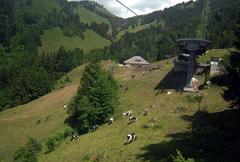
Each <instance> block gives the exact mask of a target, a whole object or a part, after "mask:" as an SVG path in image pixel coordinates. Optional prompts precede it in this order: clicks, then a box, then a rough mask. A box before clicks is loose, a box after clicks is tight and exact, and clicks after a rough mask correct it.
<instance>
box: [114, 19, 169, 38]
mask: <svg viewBox="0 0 240 162" xmlns="http://www.w3.org/2000/svg"><path fill="white" fill-rule="evenodd" d="M160 24H162V25H164V22H162V21H160V22H158V21H156V20H155V21H153V22H151V23H150V24H144V25H140V24H138V25H136V26H134V28H132V26H129V27H128V29H124V30H121V31H119V33H118V34H117V36H116V40H119V39H120V38H121V37H122V36H123V35H124V34H125V33H126V32H129V33H136V32H138V31H141V30H144V29H148V28H150V26H151V25H153V26H157V25H160Z"/></svg>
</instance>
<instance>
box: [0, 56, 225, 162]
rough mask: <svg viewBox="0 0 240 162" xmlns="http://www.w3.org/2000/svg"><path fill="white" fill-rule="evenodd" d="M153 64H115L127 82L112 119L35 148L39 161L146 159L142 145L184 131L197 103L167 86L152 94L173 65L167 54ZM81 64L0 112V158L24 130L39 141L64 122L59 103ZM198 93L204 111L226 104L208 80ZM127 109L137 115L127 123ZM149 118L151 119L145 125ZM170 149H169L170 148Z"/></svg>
mask: <svg viewBox="0 0 240 162" xmlns="http://www.w3.org/2000/svg"><path fill="white" fill-rule="evenodd" d="M103 65H104V67H105V68H110V67H111V66H112V62H111V61H108V62H103ZM154 65H161V66H162V68H161V69H157V70H155V71H151V72H146V70H144V69H133V68H128V67H117V68H116V69H115V71H114V75H115V78H116V79H117V80H118V82H119V84H120V85H127V86H128V91H126V92H125V91H124V90H121V89H120V105H119V107H118V108H117V109H116V114H115V116H114V119H115V122H114V123H113V124H112V125H107V124H106V125H102V126H100V128H99V129H98V130H97V131H96V132H94V133H89V134H85V135H82V136H80V137H79V138H78V140H76V141H74V142H71V141H70V139H69V138H68V139H66V140H65V141H63V142H62V143H61V145H60V146H59V147H58V148H57V149H56V150H55V151H53V152H51V153H48V154H44V153H41V154H40V156H39V161H63V162H65V161H89V160H92V161H94V160H95V161H104V162H108V161H109V162H114V161H119V162H123V161H151V160H146V159H144V158H143V157H142V155H145V154H148V150H146V149H145V148H147V147H149V146H154V145H156V144H158V143H164V142H168V141H171V137H168V134H171V133H181V132H185V131H187V130H188V127H189V126H190V123H189V122H188V121H186V120H183V119H182V117H181V116H182V115H183V114H184V115H190V116H191V115H193V114H194V113H195V112H196V111H197V110H198V104H196V103H189V102H188V101H187V100H186V96H187V95H189V93H183V94H180V93H177V92H175V91H174V90H169V91H171V92H172V93H171V94H170V95H168V94H166V93H160V94H158V95H156V93H157V92H156V91H155V90H154V89H155V87H156V86H157V85H158V83H159V82H160V81H161V80H162V79H163V78H164V77H165V76H166V75H167V73H168V72H169V71H170V70H171V69H172V67H173V65H172V63H170V61H168V60H164V61H160V62H157V63H154ZM83 68H84V67H83V66H81V67H78V68H76V69H74V70H73V71H72V72H70V73H69V74H68V76H69V78H70V80H71V82H67V83H66V85H65V87H64V88H62V89H58V90H56V91H54V92H52V93H50V94H48V95H46V96H44V97H42V98H40V99H37V100H35V101H33V102H31V103H29V104H26V105H22V106H18V107H16V108H13V109H10V110H6V111H3V112H0V132H1V135H0V145H1V147H0V161H11V160H12V156H13V153H14V151H15V150H16V149H17V148H19V147H20V146H22V145H24V144H25V142H26V140H27V137H28V136H32V137H33V138H35V139H37V140H39V141H40V142H41V143H42V144H45V143H46V141H47V139H48V137H50V136H53V135H55V134H56V133H57V132H58V131H59V130H61V129H63V128H64V127H65V126H66V125H65V124H64V120H65V119H66V118H67V116H68V115H67V113H66V110H64V109H63V106H64V105H65V104H68V103H69V101H70V100H71V97H73V96H74V94H75V93H76V90H77V87H78V85H79V79H80V77H81V74H82V71H83ZM143 72H146V73H143ZM132 75H135V78H133V77H132ZM200 93H201V95H202V96H203V99H202V102H201V107H204V108H205V109H206V110H208V111H210V112H217V111H221V110H223V109H224V108H225V107H227V106H228V103H227V102H226V101H225V100H224V99H223V98H222V96H221V93H222V90H221V89H220V88H219V87H215V86H211V87H210V88H209V89H206V90H203V91H201V92H200ZM151 105H154V106H155V108H151V109H150V111H149V113H148V115H147V116H143V113H144V109H145V108H149V107H150V106H151ZM177 107H185V108H186V110H185V111H184V112H180V113H176V108H177ZM129 109H133V112H134V114H135V115H136V116H137V118H138V121H137V122H136V123H133V124H130V125H128V120H127V119H125V118H122V116H121V114H122V112H123V111H126V110H129ZM46 119H47V120H46ZM39 120H40V121H41V122H39ZM151 123H153V124H154V125H153V126H151ZM131 132H135V133H136V134H137V135H138V139H137V141H135V142H133V143H132V144H129V145H124V142H125V141H126V135H127V134H128V133H131ZM169 147H171V148H173V149H175V145H171V146H166V147H165V148H163V150H159V149H158V148H155V149H154V151H153V153H150V154H149V156H150V157H154V156H157V155H158V154H161V153H159V152H158V151H160V152H162V151H163V152H164V151H165V150H169V149H170V148H169ZM45 149H46V148H45ZM174 153H175V150H174V152H172V154H174ZM162 160H164V159H162Z"/></svg>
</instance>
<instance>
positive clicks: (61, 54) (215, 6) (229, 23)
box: [0, 0, 240, 110]
mask: <svg viewBox="0 0 240 162" xmlns="http://www.w3.org/2000/svg"><path fill="white" fill-rule="evenodd" d="M79 6H81V7H84V8H86V9H88V10H89V11H91V12H93V13H94V14H97V15H99V16H101V17H103V18H105V19H107V20H108V21H109V23H98V22H91V23H85V22H84V21H82V20H81V19H82V18H81V16H79V15H78V14H77V12H75V10H76V9H77V8H78V7H79ZM239 19H240V0H236V1H232V0H197V1H194V2H193V1H189V2H187V3H181V4H178V5H176V6H173V7H170V8H167V9H164V10H163V11H156V12H153V13H151V14H148V15H143V16H139V17H133V18H129V19H122V18H119V17H116V16H115V15H113V14H111V13H110V12H108V11H107V10H106V9H104V8H103V7H102V6H101V5H99V4H97V3H94V2H88V1H84V2H67V1H66V0H0V110H4V109H7V108H10V107H14V106H16V105H19V104H24V103H27V102H29V101H31V100H33V99H36V98H38V97H40V96H42V95H44V94H46V93H48V92H49V91H51V90H52V89H53V87H54V85H55V83H56V81H57V80H58V79H59V78H61V77H62V76H63V75H64V74H66V73H67V72H69V71H70V70H72V69H73V68H74V67H76V66H78V65H80V64H83V63H85V62H90V61H98V60H103V59H114V60H116V61H119V62H122V61H124V60H126V59H127V58H129V57H131V56H134V55H140V56H143V57H144V58H146V59H147V60H148V61H150V62H154V61H156V60H160V59H162V58H164V57H165V55H175V54H177V52H178V51H177V50H176V44H175V40H176V39H178V38H182V37H205V38H206V39H209V40H211V41H212V42H213V48H228V47H234V42H236V41H238V39H239V37H238V36H237V35H236V31H237V28H238V27H239V25H240V24H239V22H240V20H239ZM144 25H148V27H146V28H143V29H141V30H139V31H136V32H135V33H131V32H128V29H129V28H131V29H135V28H136V27H137V26H144ZM55 27H59V28H61V30H62V31H63V34H64V35H65V36H68V37H74V36H79V37H81V38H82V39H84V33H85V31H86V29H90V30H93V31H94V32H96V33H97V34H98V35H101V36H102V37H104V38H106V39H108V40H110V41H111V42H112V44H111V45H110V46H109V47H105V48H104V49H95V50H92V51H90V52H89V53H84V52H83V50H81V49H75V50H69V51H68V50H65V49H64V47H61V48H60V49H59V50H58V51H55V52H53V53H39V51H38V48H39V47H40V46H41V44H42V42H41V35H42V34H43V33H44V31H45V30H48V29H52V28H55ZM122 31H126V32H125V34H124V35H123V36H122V37H121V38H120V39H117V35H118V34H119V33H120V32H122ZM89 43H91V42H89Z"/></svg>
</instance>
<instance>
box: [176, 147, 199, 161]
mask: <svg viewBox="0 0 240 162" xmlns="http://www.w3.org/2000/svg"><path fill="white" fill-rule="evenodd" d="M176 152H177V155H176V157H175V156H172V155H171V157H172V162H195V160H194V159H190V158H187V159H185V158H184V157H183V155H182V153H181V151H179V150H176Z"/></svg>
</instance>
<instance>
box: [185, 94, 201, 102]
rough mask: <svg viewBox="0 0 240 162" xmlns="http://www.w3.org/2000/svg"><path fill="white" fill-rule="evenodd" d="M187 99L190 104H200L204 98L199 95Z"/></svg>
mask: <svg viewBox="0 0 240 162" xmlns="http://www.w3.org/2000/svg"><path fill="white" fill-rule="evenodd" d="M186 98H187V101H188V102H189V103H200V102H201V101H202V98H203V96H201V95H199V94H197V95H196V94H194V95H187V96H186Z"/></svg>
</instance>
